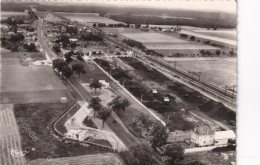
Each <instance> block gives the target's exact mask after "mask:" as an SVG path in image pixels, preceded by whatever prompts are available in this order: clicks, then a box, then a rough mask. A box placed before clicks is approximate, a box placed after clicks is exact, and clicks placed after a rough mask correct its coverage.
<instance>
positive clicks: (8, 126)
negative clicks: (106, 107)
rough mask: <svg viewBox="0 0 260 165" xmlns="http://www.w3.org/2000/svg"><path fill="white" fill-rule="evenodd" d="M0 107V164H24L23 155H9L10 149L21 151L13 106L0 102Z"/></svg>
mask: <svg viewBox="0 0 260 165" xmlns="http://www.w3.org/2000/svg"><path fill="white" fill-rule="evenodd" d="M7 105H8V106H7ZM0 107H1V108H0V122H1V124H0V132H1V135H0V139H1V150H2V153H1V157H0V164H1V165H9V164H17V165H25V164H26V160H25V159H24V157H14V156H12V155H11V149H14V150H18V151H22V147H21V138H20V134H19V131H18V126H17V123H16V119H15V116H14V112H13V106H12V105H10V104H1V105H0Z"/></svg>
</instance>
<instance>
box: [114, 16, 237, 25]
mask: <svg viewBox="0 0 260 165" xmlns="http://www.w3.org/2000/svg"><path fill="white" fill-rule="evenodd" d="M110 18H111V19H113V20H116V21H120V22H124V23H127V24H153V25H180V26H194V27H202V28H235V27H236V24H235V23H234V22H232V23H231V24H230V22H226V21H222V20H206V19H198V18H194V19H184V18H162V17H158V16H134V15H111V16H110Z"/></svg>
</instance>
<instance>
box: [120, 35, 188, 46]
mask: <svg viewBox="0 0 260 165" xmlns="http://www.w3.org/2000/svg"><path fill="white" fill-rule="evenodd" d="M122 35H124V36H126V37H128V38H130V39H133V40H136V41H139V42H142V43H144V44H145V43H147V42H148V43H150V42H163V43H185V42H187V41H185V40H181V39H178V38H175V37H169V36H167V35H165V34H160V33H145V32H144V33H122ZM155 38H156V40H154V39H155Z"/></svg>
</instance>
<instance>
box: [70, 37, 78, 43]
mask: <svg viewBox="0 0 260 165" xmlns="http://www.w3.org/2000/svg"><path fill="white" fill-rule="evenodd" d="M77 41H78V39H77V38H70V42H77Z"/></svg>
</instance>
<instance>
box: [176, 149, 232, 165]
mask: <svg viewBox="0 0 260 165" xmlns="http://www.w3.org/2000/svg"><path fill="white" fill-rule="evenodd" d="M223 153H226V154H228V155H229V159H228V160H224V159H223V157H222V156H221V154H220V152H213V151H210V152H199V153H194V154H186V155H185V159H184V160H183V161H181V162H179V164H180V165H186V164H189V163H192V162H195V161H199V162H201V163H203V164H205V165H220V164H221V165H230V164H231V162H236V153H235V151H227V152H223Z"/></svg>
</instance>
